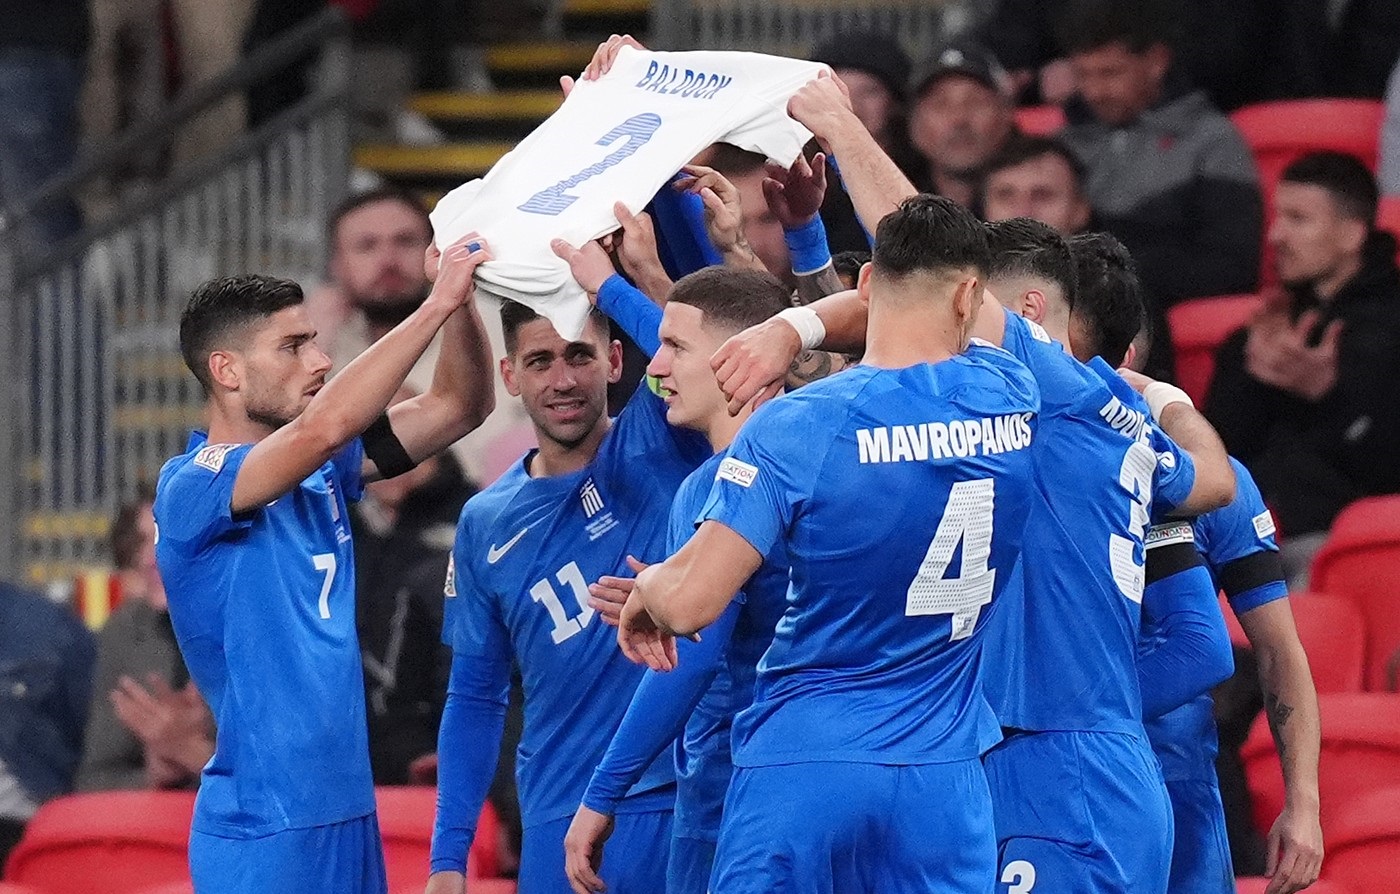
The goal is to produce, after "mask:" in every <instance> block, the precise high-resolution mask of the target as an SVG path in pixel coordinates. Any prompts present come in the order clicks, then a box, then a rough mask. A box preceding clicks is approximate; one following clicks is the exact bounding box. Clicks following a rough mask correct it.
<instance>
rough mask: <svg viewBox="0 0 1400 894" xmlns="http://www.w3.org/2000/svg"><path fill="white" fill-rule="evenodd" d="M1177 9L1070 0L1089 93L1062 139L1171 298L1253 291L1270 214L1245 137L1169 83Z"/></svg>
mask: <svg viewBox="0 0 1400 894" xmlns="http://www.w3.org/2000/svg"><path fill="white" fill-rule="evenodd" d="M1171 13H1172V10H1171V7H1170V6H1169V5H1168V2H1167V0H1070V2H1069V3H1068V5H1067V8H1066V10H1065V15H1064V17H1063V18H1062V19H1061V21H1060V32H1059V33H1060V39H1061V42H1062V44H1063V46H1064V48H1065V50H1066V52H1067V54H1068V56H1069V60H1070V65H1071V67H1072V68H1073V70H1074V79H1075V84H1076V85H1077V87H1078V89H1079V96H1080V98H1081V99H1082V102H1078V103H1072V104H1071V105H1070V106H1069V107H1068V108H1067V109H1066V114H1067V115H1068V117H1069V121H1070V124H1069V126H1068V127H1066V128H1065V130H1064V131H1063V132H1062V133H1061V134H1060V138H1061V139H1062V140H1063V141H1064V142H1065V143H1066V145H1068V146H1069V147H1070V149H1072V150H1073V151H1074V153H1075V154H1076V155H1078V156H1079V159H1080V161H1082V162H1083V163H1084V167H1085V169H1086V170H1087V171H1088V180H1087V182H1086V184H1085V186H1086V191H1087V192H1088V194H1089V201H1090V203H1091V204H1092V205H1093V206H1094V212H1095V214H1096V215H1097V216H1098V220H1099V223H1100V224H1102V225H1103V227H1104V229H1106V230H1108V231H1109V232H1110V233H1112V234H1113V235H1115V236H1117V237H1118V238H1119V239H1120V240H1122V242H1123V244H1124V245H1126V246H1127V247H1128V249H1129V250H1130V251H1131V252H1132V253H1133V258H1134V259H1135V260H1136V261H1137V263H1138V269H1139V271H1140V272H1141V276H1142V282H1143V285H1144V286H1145V287H1146V288H1147V290H1148V292H1149V293H1150V294H1152V295H1153V296H1155V297H1156V298H1157V299H1158V300H1160V301H1162V302H1163V303H1164V304H1166V305H1168V306H1170V305H1171V304H1173V303H1175V302H1176V301H1178V300H1180V299H1183V298H1195V297H1199V296H1205V295H1224V294H1230V293H1236V292H1248V291H1252V290H1253V289H1254V287H1255V285H1256V283H1257V280H1258V275H1259V247H1260V242H1261V239H1260V236H1261V230H1262V223H1263V200H1262V199H1261V197H1260V194H1259V179H1258V174H1257V173H1256V172H1255V169H1254V159H1253V157H1252V156H1251V155H1250V153H1249V148H1248V147H1247V146H1246V145H1245V142H1244V138H1243V137H1241V136H1240V134H1239V132H1238V131H1237V130H1236V129H1235V127H1234V125H1233V124H1231V123H1230V121H1229V119H1227V118H1225V116H1223V115H1221V114H1220V112H1219V111H1217V110H1216V109H1215V107H1214V106H1212V105H1211V104H1210V101H1209V100H1208V99H1207V98H1206V96H1205V94H1204V93H1202V92H1200V91H1190V90H1188V89H1186V88H1185V87H1184V86H1182V85H1178V84H1175V83H1173V82H1172V81H1170V80H1168V77H1167V73H1168V71H1169V70H1170V67H1171V61H1172V51H1171V49H1170V47H1169V43H1168V41H1169V38H1170V35H1171V33H1172V29H1173V27H1174V21H1175V20H1174V18H1173V16H1172V14H1171Z"/></svg>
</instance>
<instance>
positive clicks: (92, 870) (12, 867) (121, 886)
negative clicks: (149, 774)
mask: <svg viewBox="0 0 1400 894" xmlns="http://www.w3.org/2000/svg"><path fill="white" fill-rule="evenodd" d="M193 814H194V793H192V792H148V791H133V792H96V793H92V794H84V795H70V796H68V797H63V798H57V799H55V800H52V801H49V802H48V803H46V804H44V805H43V806H42V807H40V808H39V812H38V813H37V814H35V815H34V818H33V819H32V820H30V821H29V825H28V826H26V827H25V831H24V838H23V839H22V840H21V841H20V843H19V845H18V846H17V847H16V848H15V850H14V851H13V853H11V854H10V859H9V863H8V865H7V867H6V871H5V878H6V880H7V881H11V882H15V883H17V884H22V885H30V886H32V887H36V888H39V889H41V890H43V891H44V892H46V894H87V892H92V891H102V892H104V894H128V892H137V891H141V890H143V889H146V888H151V887H155V886H158V885H163V884H172V883H176V882H180V881H185V880H187V879H188V878H189V862H188V859H187V857H186V852H187V850H188V847H189V840H190V819H191V817H192V816H193Z"/></svg>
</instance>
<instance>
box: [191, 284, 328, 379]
mask: <svg viewBox="0 0 1400 894" xmlns="http://www.w3.org/2000/svg"><path fill="white" fill-rule="evenodd" d="M304 297H305V296H303V294H302V291H301V286H299V285H297V284H296V283H295V282H293V281H291V280H290V279H279V278H277V277H275V276H263V275H262V274H260V273H247V274H243V275H241V276H225V277H223V278H221V279H211V280H209V281H208V282H206V283H204V284H203V285H201V286H200V287H199V288H197V289H195V290H194V294H192V295H191V296H190V300H189V303H188V304H186V305H185V310H184V312H183V313H182V314H180V356H181V357H183V358H184V360H185V365H186V366H188V367H189V368H190V372H192V373H194V377H195V378H196V379H198V380H199V384H200V385H201V386H203V388H204V393H205V395H206V396H207V395H210V394H213V393H214V382H213V380H211V379H210V378H209V354H210V352H211V351H214V350H215V349H216V348H217V347H218V346H219V344H220V343H221V342H223V341H224V340H225V339H227V338H229V337H230V336H232V335H233V334H234V333H235V332H237V331H238V330H241V329H243V328H245V327H247V326H248V325H249V324H251V323H255V322H257V321H259V320H263V319H266V318H267V317H270V316H272V315H273V314H275V313H277V312H278V311H281V310H285V309H286V308H289V307H295V306H296V305H298V304H301V303H302V301H303V300H304Z"/></svg>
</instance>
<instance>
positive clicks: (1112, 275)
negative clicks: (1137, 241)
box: [1069, 233, 1147, 367]
mask: <svg viewBox="0 0 1400 894" xmlns="http://www.w3.org/2000/svg"><path fill="white" fill-rule="evenodd" d="M1069 250H1070V254H1071V255H1072V256H1073V257H1074V267H1075V273H1076V274H1077V275H1078V277H1079V293H1078V296H1077V299H1076V301H1075V305H1074V308H1073V310H1072V311H1071V313H1072V315H1073V316H1074V318H1075V319H1076V320H1078V321H1079V325H1080V328H1081V329H1082V330H1083V331H1084V333H1085V335H1086V336H1087V337H1088V339H1089V341H1090V344H1087V345H1084V346H1083V347H1084V348H1085V349H1087V351H1088V352H1089V353H1090V354H1096V355H1098V356H1099V357H1102V358H1103V359H1104V360H1105V361H1106V362H1107V363H1109V364H1110V365H1112V366H1115V367H1116V366H1121V365H1122V363H1123V358H1124V357H1126V356H1127V355H1128V346H1129V345H1131V344H1132V343H1133V339H1134V338H1137V334H1138V332H1140V331H1141V330H1142V327H1143V326H1144V325H1146V320H1147V313H1146V308H1145V306H1144V303H1143V294H1142V283H1141V282H1140V281H1139V280H1138V274H1137V264H1135V263H1134V262H1133V256H1132V255H1130V254H1129V253H1128V250H1127V249H1126V248H1124V247H1123V243H1121V242H1119V241H1118V240H1117V239H1115V238H1114V237H1113V236H1110V235H1109V234H1108V233H1081V234H1079V235H1078V236H1073V237H1071V238H1070V240H1069Z"/></svg>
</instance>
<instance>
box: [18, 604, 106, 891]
mask: <svg viewBox="0 0 1400 894" xmlns="http://www.w3.org/2000/svg"><path fill="white" fill-rule="evenodd" d="M92 661H93V642H92V634H91V633H89V632H88V629H87V628H86V627H84V626H83V625H82V622H80V621H79V620H78V619H77V617H76V616H74V615H73V614H72V613H71V612H69V611H67V610H65V609H63V608H60V607H59V606H57V605H55V604H54V603H52V602H50V601H49V600H47V599H45V598H44V597H43V596H40V595H38V594H37V593H31V592H29V591H27V590H22V589H20V588H19V587H16V586H14V585H13V584H8V583H3V582H0V866H2V865H4V862H5V858H6V856H7V855H8V854H9V852H10V850H11V849H12V848H13V847H14V846H15V844H16V842H18V841H19V839H20V835H21V834H23V832H24V826H25V824H26V823H28V822H29V819H30V817H32V816H33V815H34V813H35V812H36V811H37V810H38V809H39V805H40V804H42V803H44V802H45V801H47V800H49V799H50V798H53V797H55V796H57V795H61V794H64V793H66V792H67V791H68V790H69V789H70V788H71V787H72V783H73V771H74V770H75V769H77V766H78V757H79V754H80V753H81V752H82V744H83V722H84V720H85V719H86V718H87V707H88V696H89V695H90V693H91V691H92Z"/></svg>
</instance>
